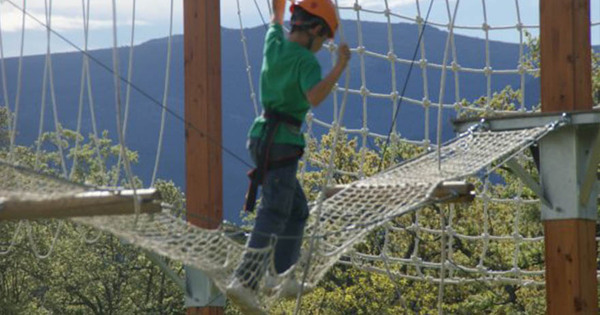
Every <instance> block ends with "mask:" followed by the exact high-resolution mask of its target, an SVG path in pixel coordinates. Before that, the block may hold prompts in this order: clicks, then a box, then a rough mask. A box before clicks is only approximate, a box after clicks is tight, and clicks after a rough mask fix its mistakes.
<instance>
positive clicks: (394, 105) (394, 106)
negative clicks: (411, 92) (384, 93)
mask: <svg viewBox="0 0 600 315" xmlns="http://www.w3.org/2000/svg"><path fill="white" fill-rule="evenodd" d="M384 2H385V17H386V20H387V31H388V32H387V40H388V60H389V62H390V72H391V76H392V82H391V85H392V92H391V96H392V115H393V117H396V113H397V112H398V110H399V108H398V96H399V94H398V88H397V87H396V85H397V84H398V83H397V82H396V62H397V60H398V58H397V56H396V54H395V49H394V40H393V38H394V35H393V31H392V30H393V28H392V18H391V14H390V13H391V12H390V6H389V1H388V0H384ZM396 124H397V122H396V120H394V121H393V122H392V130H393V131H394V133H393V134H394V135H396V131H397V128H396Z"/></svg>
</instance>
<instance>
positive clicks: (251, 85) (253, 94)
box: [236, 0, 270, 116]
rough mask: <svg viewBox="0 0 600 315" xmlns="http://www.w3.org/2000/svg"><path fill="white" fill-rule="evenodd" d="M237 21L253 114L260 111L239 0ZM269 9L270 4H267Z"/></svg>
mask: <svg viewBox="0 0 600 315" xmlns="http://www.w3.org/2000/svg"><path fill="white" fill-rule="evenodd" d="M236 3H237V14H238V21H239V23H240V40H241V42H242V48H243V51H244V61H245V62H246V75H247V76H248V87H249V88H250V99H251V100H252V104H253V105H254V116H258V114H259V113H260V112H259V110H258V102H257V101H256V92H255V91H254V82H253V81H252V66H251V65H250V58H249V57H248V45H247V43H246V35H244V24H243V22H242V10H241V9H240V0H236ZM269 9H270V6H269Z"/></svg>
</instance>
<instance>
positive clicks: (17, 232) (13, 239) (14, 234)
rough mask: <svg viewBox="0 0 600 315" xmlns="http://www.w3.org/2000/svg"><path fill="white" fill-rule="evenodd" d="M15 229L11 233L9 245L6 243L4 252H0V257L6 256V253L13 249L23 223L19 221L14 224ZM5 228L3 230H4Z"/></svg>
mask: <svg viewBox="0 0 600 315" xmlns="http://www.w3.org/2000/svg"><path fill="white" fill-rule="evenodd" d="M16 224H17V227H16V228H15V230H14V231H13V235H12V237H11V238H10V243H8V246H7V247H6V249H5V250H0V256H3V255H6V254H8V253H10V252H11V250H12V249H13V248H14V247H15V245H16V244H17V237H18V236H19V232H20V231H21V228H22V227H23V221H19V222H17V223H16ZM4 229H5V228H3V230H4Z"/></svg>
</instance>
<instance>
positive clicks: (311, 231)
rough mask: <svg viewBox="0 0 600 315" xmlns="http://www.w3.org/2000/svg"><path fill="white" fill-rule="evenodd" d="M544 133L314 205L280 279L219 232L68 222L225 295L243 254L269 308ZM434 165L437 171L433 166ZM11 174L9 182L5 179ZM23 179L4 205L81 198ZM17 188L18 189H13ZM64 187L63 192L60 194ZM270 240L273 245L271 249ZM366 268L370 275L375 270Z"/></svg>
mask: <svg viewBox="0 0 600 315" xmlns="http://www.w3.org/2000/svg"><path fill="white" fill-rule="evenodd" d="M551 128H552V127H541V128H533V129H528V130H520V131H507V132H486V131H474V132H468V133H465V134H463V135H462V136H461V137H459V138H457V139H455V140H453V141H451V142H450V143H448V144H446V145H445V146H444V147H443V148H442V150H441V151H440V153H441V160H440V159H438V157H437V154H436V152H430V153H427V154H425V155H423V156H421V157H418V158H416V159H414V160H412V161H408V162H406V163H403V164H400V165H398V166H396V167H393V168H391V169H389V170H387V171H384V172H382V173H380V174H377V175H375V176H373V177H370V178H366V179H363V180H359V181H356V182H353V183H352V184H350V185H349V186H348V187H346V188H344V189H343V190H341V191H340V192H338V193H336V194H335V195H333V196H332V197H331V198H328V199H326V200H324V201H322V203H319V204H317V205H315V206H314V208H313V213H315V212H316V210H317V209H316V208H317V207H319V208H321V209H320V212H321V213H322V214H321V216H320V219H319V220H318V221H317V219H316V216H312V221H310V223H309V224H308V226H307V228H306V235H307V237H306V238H305V241H304V246H303V248H304V249H303V251H302V255H301V257H300V259H299V262H298V263H297V264H296V265H294V266H293V267H292V268H291V269H290V270H289V271H288V272H286V273H284V274H281V275H277V274H276V272H274V270H275V269H274V265H273V262H272V260H271V258H272V254H273V252H272V248H273V247H272V246H271V247H268V248H264V249H261V250H251V249H247V248H246V247H245V246H244V244H242V243H239V242H237V241H236V240H235V239H234V238H232V237H231V236H230V235H228V232H227V231H226V230H206V229H201V228H198V227H195V226H192V225H190V224H188V223H187V222H186V221H184V220H182V219H181V218H179V217H177V216H173V215H170V214H167V213H163V212H158V213H154V214H139V215H124V216H120V217H119V218H118V219H115V217H114V216H93V217H79V218H74V219H73V220H74V221H75V222H78V223H81V224H85V225H89V226H92V227H95V228H97V229H99V230H103V231H106V232H110V233H112V234H114V235H116V236H118V237H120V238H122V239H124V240H126V241H128V242H130V243H132V244H135V245H137V246H140V247H142V248H145V249H148V250H151V251H154V252H156V253H158V254H161V255H165V256H167V257H169V258H171V259H176V260H180V261H182V262H184V263H185V264H188V265H192V266H195V267H197V268H199V269H201V270H203V271H205V272H206V273H207V275H208V276H209V277H210V278H211V279H212V280H214V282H215V284H216V285H217V286H218V287H219V288H220V289H221V290H225V287H226V286H227V285H228V284H229V282H230V281H231V277H232V275H233V274H234V271H235V269H236V268H237V267H238V265H239V264H240V263H241V261H242V259H243V257H244V255H246V256H247V257H252V260H253V261H254V263H255V264H257V265H261V264H264V265H265V268H266V269H267V272H268V273H270V274H271V276H272V277H271V278H270V279H276V280H275V281H276V282H275V284H273V283H272V284H270V286H269V287H268V290H267V289H265V283H264V279H263V281H262V282H261V284H260V289H259V291H258V294H259V296H260V298H261V301H262V302H263V303H262V304H261V305H265V306H267V305H269V304H270V303H273V302H275V301H276V299H277V298H278V296H279V293H280V291H281V290H283V289H284V288H285V285H284V283H285V281H288V280H290V279H302V278H303V277H304V270H305V268H306V267H308V272H307V273H306V278H305V279H306V281H305V286H306V288H308V289H310V288H314V287H315V286H316V285H317V284H318V282H319V280H320V279H321V278H322V277H323V276H324V275H325V273H326V272H327V271H328V270H329V268H330V267H331V266H333V265H334V264H335V263H337V262H338V260H339V259H340V257H342V256H343V255H347V254H350V256H351V257H353V260H354V259H358V260H363V267H365V266H364V265H365V262H366V261H368V260H374V259H375V260H382V259H385V255H383V256H379V257H376V258H374V257H367V256H363V255H360V254H359V253H352V251H353V247H354V245H356V244H358V243H360V242H362V241H363V240H364V239H365V237H366V236H367V235H368V234H369V232H371V231H373V230H374V229H376V228H378V227H381V226H386V225H389V224H391V223H393V222H395V221H396V219H397V218H398V217H400V216H402V215H404V214H407V213H409V212H413V211H416V210H418V209H419V208H422V207H423V206H426V205H428V204H431V203H433V202H439V201H443V200H438V199H436V198H434V197H433V196H432V193H433V192H434V190H435V189H436V187H438V186H439V185H440V184H442V183H444V182H447V181H451V180H459V179H465V178H467V177H469V176H473V175H477V174H478V173H480V172H482V171H485V170H486V169H487V168H489V167H491V166H492V165H494V166H497V165H499V164H498V163H500V162H502V161H503V160H505V159H508V158H513V157H514V156H516V155H518V154H519V153H520V152H521V151H522V150H523V149H526V148H527V147H528V146H530V145H532V144H534V143H536V142H537V141H538V140H539V139H540V138H541V137H543V136H544V135H545V134H546V133H547V132H549V131H550V130H551ZM440 161H441V164H438V162H440ZM438 167H439V168H438ZM5 170H6V171H5V172H2V174H3V179H4V178H6V179H11V178H17V177H18V175H20V174H19V172H18V171H17V170H11V169H10V168H6V169H5ZM15 173H16V175H6V174H15ZM25 178H27V180H23V179H24V178H23V177H22V178H21V179H20V180H19V179H16V180H12V181H11V180H3V181H2V184H0V192H1V193H2V195H4V196H7V200H12V199H13V198H12V197H14V196H11V195H12V192H14V191H15V190H18V189H15V186H17V187H25V186H24V185H23V184H21V183H22V182H25V185H28V187H30V189H31V191H36V193H37V194H38V195H41V196H44V198H48V199H50V200H51V199H52V198H51V197H48V196H49V195H55V196H56V197H57V198H60V197H62V196H61V194H62V195H64V194H70V195H74V194H76V193H79V192H81V191H82V189H81V188H80V187H77V186H69V185H65V184H64V183H61V181H60V180H54V181H52V180H50V179H49V178H44V179H42V180H37V182H36V180H31V179H29V178H31V174H29V175H28V176H27V177H25ZM34 178H35V176H34ZM16 182H18V185H15V184H17V183H16ZM36 184H37V185H36ZM65 188H67V189H68V190H67V192H65ZM20 189H23V188H20ZM38 191H39V192H38ZM26 199H28V198H26ZM4 202H7V201H6V200H5V201H4ZM276 241H277V240H276V239H274V242H276ZM311 241H314V247H313V250H312V251H309V244H310V243H311ZM390 261H392V260H390ZM413 263H415V262H413ZM431 264H432V263H431V262H416V263H415V265H417V266H418V267H420V268H430V267H431ZM438 264H440V263H439V262H438ZM366 265H368V264H366ZM370 267H371V268H375V265H371V266H370ZM257 270H260V268H257ZM521 274H522V272H519V271H518V270H515V271H514V275H515V276H518V279H519V281H525V280H524V279H523V276H522V275H521ZM534 275H538V273H534ZM251 276H252V275H248V278H252V277H251ZM505 276H507V277H508V276H509V275H505ZM446 281H449V282H452V281H455V282H456V281H461V279H460V278H459V277H449V278H448V279H447V280H446Z"/></svg>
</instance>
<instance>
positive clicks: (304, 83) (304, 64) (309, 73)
mask: <svg viewBox="0 0 600 315" xmlns="http://www.w3.org/2000/svg"><path fill="white" fill-rule="evenodd" d="M311 57H312V58H303V59H302V60H301V62H300V69H299V71H300V88H301V89H302V93H304V95H306V93H307V92H308V91H310V89H312V88H313V87H314V86H315V85H317V83H319V82H320V81H321V65H319V62H318V61H317V59H316V58H314V57H313V56H311Z"/></svg>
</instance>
